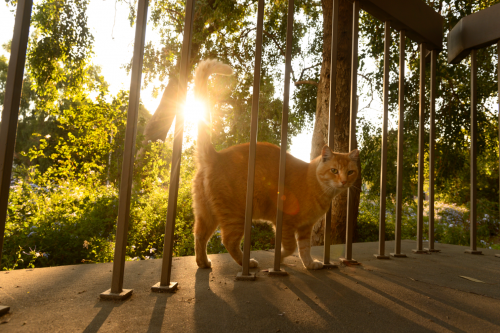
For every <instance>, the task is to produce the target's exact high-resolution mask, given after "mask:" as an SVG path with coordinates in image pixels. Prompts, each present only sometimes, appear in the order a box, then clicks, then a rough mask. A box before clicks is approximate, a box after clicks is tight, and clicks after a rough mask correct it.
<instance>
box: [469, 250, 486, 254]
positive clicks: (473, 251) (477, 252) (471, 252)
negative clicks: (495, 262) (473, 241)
mask: <svg viewBox="0 0 500 333" xmlns="http://www.w3.org/2000/svg"><path fill="white" fill-rule="evenodd" d="M465 253H469V254H483V251H477V250H465Z"/></svg>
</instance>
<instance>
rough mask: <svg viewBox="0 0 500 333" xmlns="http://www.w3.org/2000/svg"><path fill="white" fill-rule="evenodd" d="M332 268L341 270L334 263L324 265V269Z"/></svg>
mask: <svg viewBox="0 0 500 333" xmlns="http://www.w3.org/2000/svg"><path fill="white" fill-rule="evenodd" d="M332 268H339V265H337V264H332V263H328V264H325V263H323V269H332Z"/></svg>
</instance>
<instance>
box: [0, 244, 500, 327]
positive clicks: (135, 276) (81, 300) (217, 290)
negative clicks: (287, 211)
mask: <svg viewBox="0 0 500 333" xmlns="http://www.w3.org/2000/svg"><path fill="white" fill-rule="evenodd" d="M377 244H378V243H357V244H354V245H353V256H354V258H355V259H357V260H358V261H360V262H361V265H357V266H340V268H339V269H330V270H321V271H307V270H306V269H304V268H303V267H302V264H301V261H300V259H299V258H297V257H290V258H287V259H286V260H285V265H284V267H285V269H286V270H287V271H288V272H289V276H286V277H270V276H269V275H268V273H267V272H265V271H260V270H265V269H267V268H269V267H272V263H273V253H272V252H266V251H258V252H252V257H254V258H256V259H257V260H259V262H260V269H258V270H256V271H257V272H258V273H257V280H256V281H254V282H243V281H235V276H236V273H237V272H238V271H240V268H239V266H238V265H236V264H235V263H234V262H233V260H232V259H231V257H230V256H229V255H228V254H220V255H211V256H210V257H211V259H212V266H213V268H212V269H210V270H199V269H197V267H196V263H195V260H194V258H193V257H183V258H174V261H173V271H172V275H173V281H177V282H179V290H178V291H177V292H176V293H175V294H155V293H151V292H150V287H151V286H152V285H153V284H155V283H156V282H158V281H159V274H160V265H161V260H147V261H139V262H127V263H126V266H125V282H124V283H125V286H124V287H125V288H132V289H134V293H133V295H132V297H131V298H129V299H128V300H126V301H123V302H113V301H100V300H99V294H100V293H101V292H103V291H105V290H106V289H109V287H110V284H111V269H112V264H110V263H108V264H98V265H78V266H63V267H51V268H37V269H34V270H29V269H28V270H19V271H10V272H0V287H1V288H0V305H9V306H10V307H11V312H10V313H9V314H7V315H5V316H3V317H0V322H2V321H3V322H5V323H4V324H2V325H0V330H1V331H2V332H49V331H50V332H167V331H172V332H327V331H328V332H331V331H349V332H366V331H370V332H378V331H380V332H388V331H404V332H425V331H453V332H476V331H477V332H500V315H499V314H500V258H497V257H495V256H494V253H495V251H492V250H487V249H482V250H483V253H484V255H480V256H472V255H468V254H464V250H465V247H461V246H455V245H445V244H436V247H437V248H438V249H440V250H442V252H441V253H433V254H424V255H422V254H420V255H416V254H412V253H411V249H412V248H414V246H415V242H413V241H403V242H402V252H403V253H406V254H407V255H408V258H398V259H390V260H377V259H375V258H374V257H373V254H374V253H376V252H377ZM393 246H394V245H393V242H387V249H392V248H393ZM321 253H322V247H315V248H313V256H314V255H315V257H316V258H317V259H320V257H321ZM342 254H343V246H340V245H335V246H332V247H331V257H332V259H333V260H336V259H337V258H338V257H341V256H342ZM461 276H466V277H470V278H474V279H477V280H480V281H482V282H474V281H471V280H468V279H465V278H462V277H461Z"/></svg>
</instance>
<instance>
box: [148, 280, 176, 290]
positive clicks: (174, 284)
mask: <svg viewBox="0 0 500 333" xmlns="http://www.w3.org/2000/svg"><path fill="white" fill-rule="evenodd" d="M160 284H161V282H158V283H157V284H155V285H154V286H152V287H151V291H152V292H154V293H173V292H175V291H176V290H177V286H178V285H179V283H177V282H170V285H168V286H162V285H160Z"/></svg>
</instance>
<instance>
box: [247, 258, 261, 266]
mask: <svg viewBox="0 0 500 333" xmlns="http://www.w3.org/2000/svg"><path fill="white" fill-rule="evenodd" d="M258 266H259V262H258V261H257V260H255V259H250V265H249V266H248V267H250V268H255V267H258Z"/></svg>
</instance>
